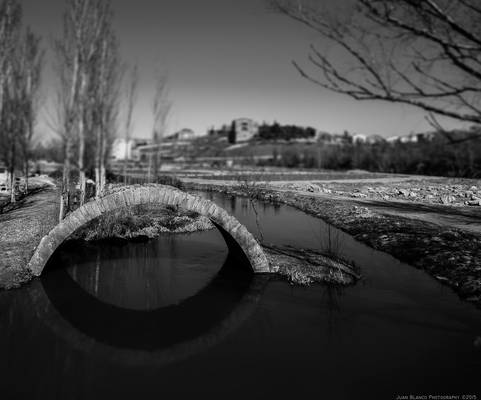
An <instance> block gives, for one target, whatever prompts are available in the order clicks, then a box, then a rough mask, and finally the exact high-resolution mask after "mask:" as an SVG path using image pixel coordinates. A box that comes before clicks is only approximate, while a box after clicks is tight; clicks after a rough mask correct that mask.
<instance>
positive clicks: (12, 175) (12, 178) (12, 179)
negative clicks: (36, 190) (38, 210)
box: [10, 171, 16, 204]
mask: <svg viewBox="0 0 481 400" xmlns="http://www.w3.org/2000/svg"><path fill="white" fill-rule="evenodd" d="M15 202H16V199H15V173H14V172H13V171H10V203H12V204H14V203H15Z"/></svg>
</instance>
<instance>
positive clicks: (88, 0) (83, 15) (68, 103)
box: [56, 0, 112, 218]
mask: <svg viewBox="0 0 481 400" xmlns="http://www.w3.org/2000/svg"><path fill="white" fill-rule="evenodd" d="M111 20H112V8H111V3H110V1H102V0H67V10H66V12H65V15H64V32H63V37H62V39H61V40H59V41H57V43H56V50H57V56H58V60H59V67H60V70H61V73H60V77H61V88H62V90H63V91H64V93H63V94H62V95H61V98H62V99H63V100H62V101H63V102H64V104H65V107H64V112H65V116H64V118H62V119H63V121H64V126H65V137H66V145H65V147H66V156H65V159H66V163H65V164H64V166H65V167H64V185H65V186H67V187H68V186H69V185H68V181H69V175H70V160H69V158H70V156H71V154H72V148H73V146H74V145H76V147H77V168H78V171H79V186H80V204H83V203H84V202H85V199H86V165H87V163H86V145H87V141H88V140H90V139H91V138H90V137H88V135H89V134H91V135H93V130H94V129H93V125H92V123H93V122H92V119H91V118H92V114H91V113H89V105H91V102H92V100H91V98H90V97H89V93H90V90H91V86H92V80H93V78H94V74H95V73H96V72H97V70H96V69H95V67H93V65H94V64H95V63H96V62H98V59H99V57H101V56H100V54H102V49H103V47H104V43H105V40H106V39H105V38H106V36H108V35H109V34H110V30H109V29H110V27H111ZM89 124H90V125H89ZM89 126H90V129H89ZM65 192H66V193H65ZM62 197H63V198H64V199H65V197H68V189H64V195H63V196H62ZM63 202H64V200H62V204H63ZM61 208H62V207H61ZM60 217H61V218H62V212H61V216H60Z"/></svg>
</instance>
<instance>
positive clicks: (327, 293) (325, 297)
mask: <svg viewBox="0 0 481 400" xmlns="http://www.w3.org/2000/svg"><path fill="white" fill-rule="evenodd" d="M343 295H344V288H343V287H341V286H335V285H323V286H322V293H321V309H322V310H325V312H326V319H327V323H326V329H327V336H328V338H329V339H332V338H333V337H335V331H336V319H337V317H338V316H339V315H340V314H341V297H342V296H343Z"/></svg>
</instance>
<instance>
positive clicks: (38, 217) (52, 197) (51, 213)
mask: <svg viewBox="0 0 481 400" xmlns="http://www.w3.org/2000/svg"><path fill="white" fill-rule="evenodd" d="M37 184H39V185H41V186H42V188H41V189H39V192H37V193H35V194H33V195H30V196H28V197H27V198H26V199H24V200H23V201H22V202H21V203H20V204H19V207H18V208H16V209H14V210H12V211H9V212H7V213H5V214H1V215H0V254H1V257H0V288H10V287H16V286H18V285H19V284H20V283H22V282H24V281H26V280H28V278H29V277H27V276H25V274H26V272H25V266H26V265H27V263H28V262H29V260H30V258H31V256H32V254H33V252H34V250H35V248H36V246H37V245H38V243H39V241H40V239H41V238H42V237H43V236H45V235H46V234H47V233H48V232H49V231H50V230H51V229H52V228H53V227H54V226H55V224H56V223H57V216H58V189H57V188H56V187H55V185H53V184H52V182H51V181H43V182H42V181H40V182H37Z"/></svg>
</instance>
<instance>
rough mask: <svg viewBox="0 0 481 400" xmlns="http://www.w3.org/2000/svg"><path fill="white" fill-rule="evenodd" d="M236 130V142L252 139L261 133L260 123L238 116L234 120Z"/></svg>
mask: <svg viewBox="0 0 481 400" xmlns="http://www.w3.org/2000/svg"><path fill="white" fill-rule="evenodd" d="M232 126H233V130H234V132H235V143H242V142H247V141H249V140H251V139H252V138H253V137H254V136H255V135H257V133H259V124H257V122H255V121H253V120H252V119H249V118H238V119H236V120H234V121H233V125H232Z"/></svg>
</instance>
